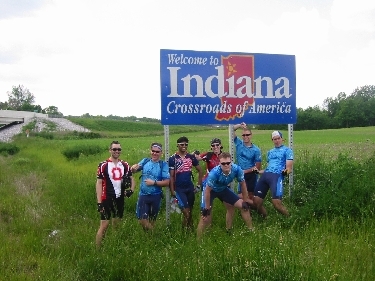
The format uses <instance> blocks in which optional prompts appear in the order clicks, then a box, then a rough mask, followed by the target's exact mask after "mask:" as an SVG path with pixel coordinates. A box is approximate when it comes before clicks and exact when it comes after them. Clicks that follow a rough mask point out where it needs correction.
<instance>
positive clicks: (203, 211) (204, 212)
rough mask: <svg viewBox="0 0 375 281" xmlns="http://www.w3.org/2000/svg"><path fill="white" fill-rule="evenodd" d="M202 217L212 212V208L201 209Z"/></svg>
mask: <svg viewBox="0 0 375 281" xmlns="http://www.w3.org/2000/svg"><path fill="white" fill-rule="evenodd" d="M201 214H202V217H207V216H209V215H210V214H211V209H207V208H204V209H202V211H201Z"/></svg>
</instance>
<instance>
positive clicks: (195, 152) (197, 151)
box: [193, 150, 201, 155]
mask: <svg viewBox="0 0 375 281" xmlns="http://www.w3.org/2000/svg"><path fill="white" fill-rule="evenodd" d="M193 153H194V154H198V155H199V154H201V153H200V152H199V150H194V152H193Z"/></svg>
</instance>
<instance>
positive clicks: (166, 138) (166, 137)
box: [164, 125, 171, 225]
mask: <svg viewBox="0 0 375 281" xmlns="http://www.w3.org/2000/svg"><path fill="white" fill-rule="evenodd" d="M164 151H165V152H164V156H165V162H167V163H168V159H169V126H168V125H164ZM165 201H166V202H165V207H166V211H165V216H166V221H167V225H169V224H170V219H169V217H170V213H171V205H170V204H169V203H170V202H171V191H170V190H169V186H167V187H166V191H165Z"/></svg>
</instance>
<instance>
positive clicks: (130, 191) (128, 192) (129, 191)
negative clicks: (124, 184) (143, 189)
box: [125, 189, 134, 198]
mask: <svg viewBox="0 0 375 281" xmlns="http://www.w3.org/2000/svg"><path fill="white" fill-rule="evenodd" d="M133 193H134V191H133V190H131V189H127V190H125V196H126V197H128V198H129V197H130V196H132V195H133Z"/></svg>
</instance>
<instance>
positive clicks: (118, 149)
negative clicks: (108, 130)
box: [112, 147, 122, 151]
mask: <svg viewBox="0 0 375 281" xmlns="http://www.w3.org/2000/svg"><path fill="white" fill-rule="evenodd" d="M121 150H122V149H121V148H116V147H115V148H112V151H121Z"/></svg>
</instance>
